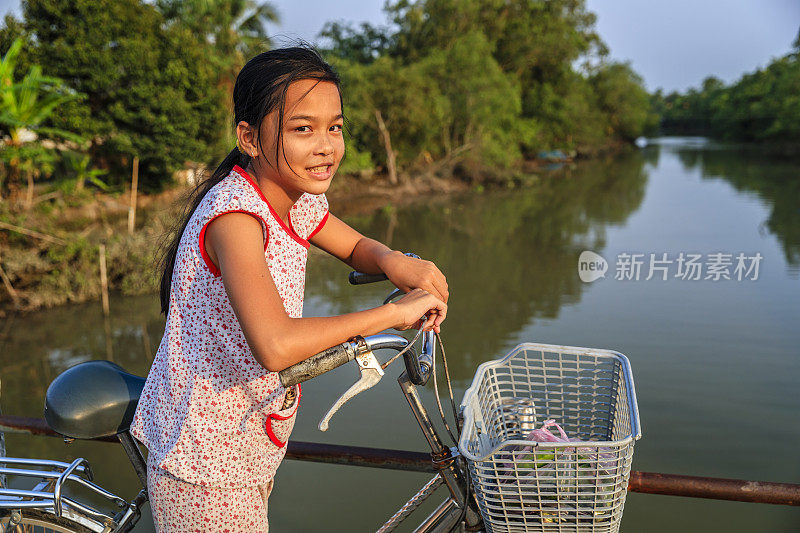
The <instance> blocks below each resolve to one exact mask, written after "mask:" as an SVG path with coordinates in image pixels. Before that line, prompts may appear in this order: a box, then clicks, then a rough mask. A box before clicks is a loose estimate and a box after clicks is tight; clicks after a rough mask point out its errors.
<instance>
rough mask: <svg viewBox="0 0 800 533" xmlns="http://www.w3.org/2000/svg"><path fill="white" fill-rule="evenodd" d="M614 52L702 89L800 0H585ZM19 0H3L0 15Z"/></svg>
mask: <svg viewBox="0 0 800 533" xmlns="http://www.w3.org/2000/svg"><path fill="white" fill-rule="evenodd" d="M272 3H273V5H275V6H276V7H277V9H278V13H279V14H280V16H281V23H280V24H279V25H276V26H273V27H270V28H269V32H270V34H271V35H273V36H275V37H276V38H277V39H276V40H277V42H284V43H286V42H291V40H292V39H298V38H299V39H303V40H305V41H308V42H314V41H315V40H316V36H317V34H318V33H319V31H320V30H321V29H322V27H323V26H324V24H325V23H326V22H327V21H333V20H345V21H351V22H354V23H359V22H370V23H372V24H377V25H381V24H385V23H386V18H385V17H384V15H383V11H382V7H383V3H384V0H336V1H335V2H331V1H330V0H300V1H298V0H272ZM586 3H587V7H588V9H589V10H590V11H592V12H593V13H595V14H596V15H597V17H598V18H597V30H598V33H599V34H600V36H601V38H602V39H603V40H604V41H605V43H606V44H607V45H608V47H609V48H610V50H611V58H612V59H615V60H619V61H630V62H631V65H632V66H633V69H634V70H635V71H636V72H638V73H639V74H640V75H641V76H642V77H643V78H644V81H645V85H646V86H647V88H648V90H651V91H652V90H655V89H657V88H662V89H664V90H665V91H666V92H670V91H673V90H678V91H684V90H686V89H688V88H689V87H698V86H699V85H700V83H701V82H702V80H703V79H704V78H706V77H707V76H711V75H713V76H717V77H718V78H721V79H722V80H723V81H724V82H726V83H731V82H734V81H736V80H737V79H739V78H740V77H741V76H742V75H743V74H745V73H747V72H752V71H754V70H756V69H757V68H759V67H764V66H766V65H767V64H768V63H769V62H770V60H771V59H773V58H776V57H780V56H783V55H785V54H787V53H788V52H789V51H790V50H791V45H792V42H793V41H794V39H795V37H797V33H798V29H800V0H586ZM10 10H11V11H14V12H16V13H17V14H18V13H19V0H0V14H4V13H6V12H8V11H10Z"/></svg>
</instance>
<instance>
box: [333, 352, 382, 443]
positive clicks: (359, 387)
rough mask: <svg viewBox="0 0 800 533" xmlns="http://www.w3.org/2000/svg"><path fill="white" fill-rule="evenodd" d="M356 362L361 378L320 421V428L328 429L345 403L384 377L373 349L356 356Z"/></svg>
mask: <svg viewBox="0 0 800 533" xmlns="http://www.w3.org/2000/svg"><path fill="white" fill-rule="evenodd" d="M356 363H357V364H358V371H359V373H360V374H361V378H360V379H359V380H358V381H356V382H355V383H354V384H353V385H352V386H351V387H350V388H349V389H347V390H346V391H345V393H344V394H342V395H341V396H340V397H339V399H338V400H336V403H334V404H333V406H332V407H331V408H330V409H329V410H328V412H327V413H326V414H325V416H324V417H322V420H320V422H319V426H318V427H319V430H320V431H327V430H328V423H329V422H330V419H331V417H332V416H333V415H334V414H335V413H336V411H338V410H339V409H340V408H341V407H342V406H343V405H344V404H345V403H347V402H348V401H349V400H351V399H352V398H353V397H354V396H356V395H357V394H359V393H362V392H364V391H365V390H367V389H370V388H372V387H374V386H375V385H376V384H377V383H378V382H379V381H380V380H381V378H382V377H383V374H384V372H383V368H381V365H380V363H379V362H378V359H377V358H376V357H375V354H374V353H372V350H368V351H367V352H365V353H362V354H360V355H357V356H356Z"/></svg>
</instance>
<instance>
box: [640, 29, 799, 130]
mask: <svg viewBox="0 0 800 533" xmlns="http://www.w3.org/2000/svg"><path fill="white" fill-rule="evenodd" d="M653 104H654V107H655V108H656V110H657V111H658V112H659V114H660V115H661V117H662V119H661V127H662V130H663V131H664V132H665V133H678V134H699V135H711V136H714V137H719V138H721V139H729V140H741V141H780V142H795V143H796V142H800V34H798V38H797V40H796V41H795V44H794V50H793V51H792V52H791V53H789V54H787V55H786V56H784V57H781V58H778V59H775V60H774V61H772V62H771V63H770V64H769V65H768V66H767V67H766V68H763V69H759V70H757V71H755V72H753V73H750V74H746V75H744V76H743V77H742V78H741V79H739V80H738V81H737V82H735V83H733V84H731V85H727V86H726V85H725V84H724V83H723V82H722V81H721V80H719V79H717V78H714V77H709V78H706V79H705V80H704V81H703V84H702V86H701V87H700V88H699V89H694V88H693V89H689V90H688V91H686V93H684V94H679V93H677V92H673V93H670V94H668V95H666V96H665V95H663V94H662V93H660V92H658V93H656V94H655V95H654V97H653Z"/></svg>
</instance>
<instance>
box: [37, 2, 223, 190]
mask: <svg viewBox="0 0 800 533" xmlns="http://www.w3.org/2000/svg"><path fill="white" fill-rule="evenodd" d="M22 12H23V17H24V25H25V30H26V32H27V33H28V35H29V36H30V39H31V43H32V49H31V57H32V60H33V61H34V62H36V63H38V64H41V65H42V68H43V69H44V71H45V72H47V73H48V74H50V75H54V76H58V77H61V78H62V79H64V81H65V82H66V83H67V85H69V86H70V87H71V88H72V89H74V90H76V91H79V92H81V93H84V94H85V95H86V98H85V99H83V100H80V101H77V100H73V101H71V102H68V103H67V104H65V105H64V107H63V109H62V112H60V113H58V114H57V115H54V116H52V117H51V122H52V125H53V126H56V127H59V128H63V129H66V130H70V131H75V132H77V133H79V134H81V135H83V136H85V137H87V138H89V139H90V140H91V147H90V153H91V154H92V157H93V160H94V161H95V162H96V163H98V164H99V165H100V166H101V167H103V168H108V169H111V170H112V171H113V170H117V172H116V173H113V172H112V174H111V176H112V178H113V176H115V175H116V176H117V179H119V176H125V177H126V176H127V174H128V172H129V161H130V160H131V159H132V157H133V156H138V157H139V158H140V184H141V186H143V187H146V188H153V187H157V186H159V185H160V184H162V183H164V182H165V181H168V180H169V179H170V176H171V175H172V173H173V172H174V171H175V170H177V169H178V168H180V167H181V166H182V165H183V164H184V162H185V161H205V160H207V159H209V155H210V150H211V147H212V146H214V145H215V143H217V142H219V139H220V137H221V133H222V131H223V129H224V128H223V124H224V112H225V111H224V109H225V107H224V105H222V104H221V102H222V94H221V91H220V90H219V89H217V88H216V87H215V82H216V80H217V75H218V73H217V72H216V70H215V69H214V67H213V65H212V64H211V63H210V62H209V61H208V56H209V51H208V49H207V48H205V47H204V46H200V45H197V44H192V45H191V46H187V43H197V40H196V39H195V38H194V37H193V36H192V34H191V32H190V30H189V29H187V28H185V27H183V26H180V25H172V26H169V27H167V26H166V25H165V20H164V18H163V16H162V15H161V13H159V12H158V10H157V9H156V8H155V7H154V6H152V5H149V4H144V3H142V2H140V1H139V0H96V1H95V0H93V1H88V0H24V1H23V2H22Z"/></svg>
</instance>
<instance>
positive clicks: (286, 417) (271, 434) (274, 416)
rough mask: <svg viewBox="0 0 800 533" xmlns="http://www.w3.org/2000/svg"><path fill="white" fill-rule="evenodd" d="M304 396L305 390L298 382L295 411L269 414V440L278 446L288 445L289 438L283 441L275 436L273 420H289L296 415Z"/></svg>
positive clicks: (267, 426) (267, 427)
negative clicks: (284, 413)
mask: <svg viewBox="0 0 800 533" xmlns="http://www.w3.org/2000/svg"><path fill="white" fill-rule="evenodd" d="M302 397H303V390H302V388H301V387H300V384H299V383H298V384H297V399H296V400H295V401H294V411H292V413H291V414H288V415H284V416H281V415H277V414H275V413H270V414H269V415H268V416H267V423H266V429H267V437H269V440H271V441H272V444H274V445H275V446H277V447H278V448H283V447H284V446H286V443H287V442H288V440H284V441H281V440H279V439H278V437H276V436H275V432H274V431H272V421H273V420H289V419H290V418H292V417H293V416H294V415H295V413H297V408H298V407H300V398H302Z"/></svg>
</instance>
